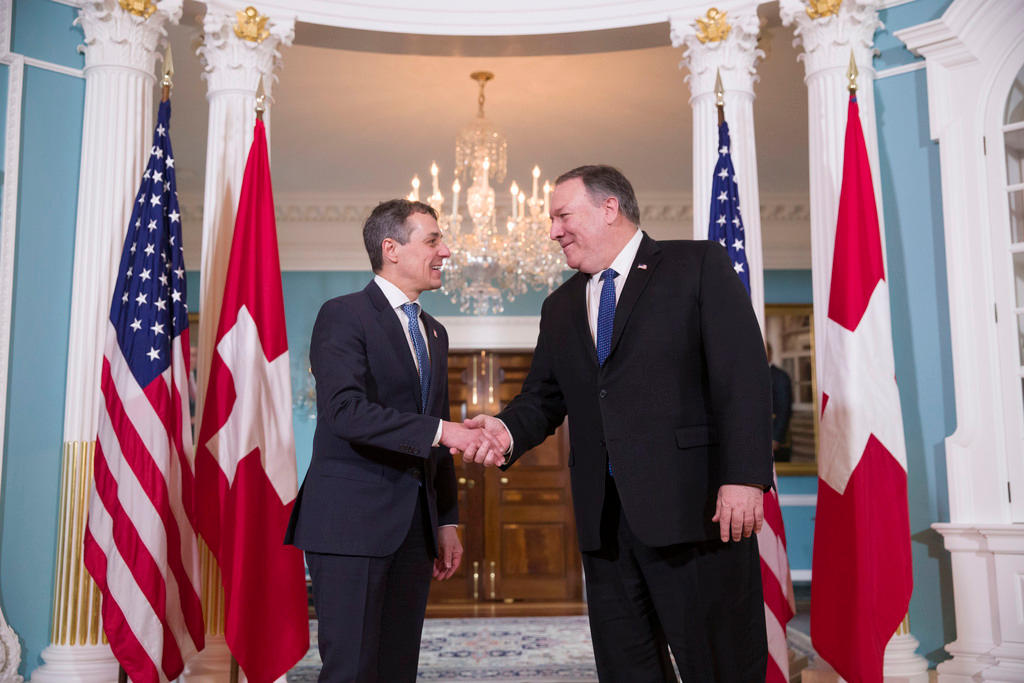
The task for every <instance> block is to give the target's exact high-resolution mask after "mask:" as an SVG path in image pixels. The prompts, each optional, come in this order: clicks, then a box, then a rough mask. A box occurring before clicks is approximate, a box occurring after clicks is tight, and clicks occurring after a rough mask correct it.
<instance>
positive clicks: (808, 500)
mask: <svg viewBox="0 0 1024 683" xmlns="http://www.w3.org/2000/svg"><path fill="white" fill-rule="evenodd" d="M817 505H818V494H817V493H780V494H779V506H780V507H784V508H785V507H817Z"/></svg>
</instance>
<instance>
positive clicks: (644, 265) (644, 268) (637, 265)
mask: <svg viewBox="0 0 1024 683" xmlns="http://www.w3.org/2000/svg"><path fill="white" fill-rule="evenodd" d="M636 267H637V268H639V269H640V270H647V264H646V263H638V264H636Z"/></svg>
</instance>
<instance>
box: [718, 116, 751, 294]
mask: <svg viewBox="0 0 1024 683" xmlns="http://www.w3.org/2000/svg"><path fill="white" fill-rule="evenodd" d="M710 221H711V222H710V224H709V225H708V239H709V240H715V241H716V242H718V243H719V244H721V245H722V246H723V247H725V248H726V250H727V251H728V252H729V258H730V259H732V268H733V270H735V271H736V274H737V275H739V276H740V280H742V281H743V286H744V287H746V288H747V294H750V272H749V271H750V269H749V268H748V267H747V252H746V249H745V248H744V240H745V239H746V235H745V234H744V231H743V217H742V216H741V215H740V191H739V185H737V183H736V172H735V171H734V170H733V168H732V152H731V151H730V149H729V124H728V123H726V122H725V121H723V122H722V123H721V124H720V125H719V126H718V163H717V164H715V175H714V178H713V180H712V182H711V218H710Z"/></svg>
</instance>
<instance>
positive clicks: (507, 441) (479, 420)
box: [462, 415, 512, 467]
mask: <svg viewBox="0 0 1024 683" xmlns="http://www.w3.org/2000/svg"><path fill="white" fill-rule="evenodd" d="M462 424H464V425H466V426H467V427H470V428H473V429H478V430H480V431H483V432H485V433H486V434H487V435H488V437H489V438H490V439H491V441H492V443H494V444H495V446H496V448H495V451H493V452H492V453H490V454H487V456H486V457H480V452H479V451H477V452H476V454H475V457H473V458H470V457H468V456H467V454H466V453H465V452H463V454H462V459H463V460H464V461H465V462H476V463H480V464H482V465H494V466H495V467H497V466H498V465H504V464H505V454H506V453H508V450H509V448H510V447H511V446H512V437H511V436H510V435H509V432H508V429H506V428H505V423H503V422H502V421H501V420H499V419H498V418H496V417H491V416H490V415H477V416H476V417H474V418H471V419H469V420H466V421H465V422H463V423H462Z"/></svg>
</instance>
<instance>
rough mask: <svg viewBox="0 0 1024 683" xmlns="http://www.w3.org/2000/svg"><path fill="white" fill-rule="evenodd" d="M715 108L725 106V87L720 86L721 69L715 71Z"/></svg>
mask: <svg viewBox="0 0 1024 683" xmlns="http://www.w3.org/2000/svg"><path fill="white" fill-rule="evenodd" d="M715 106H716V107H724V106H725V87H724V86H723V85H722V70H721V69H715Z"/></svg>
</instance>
